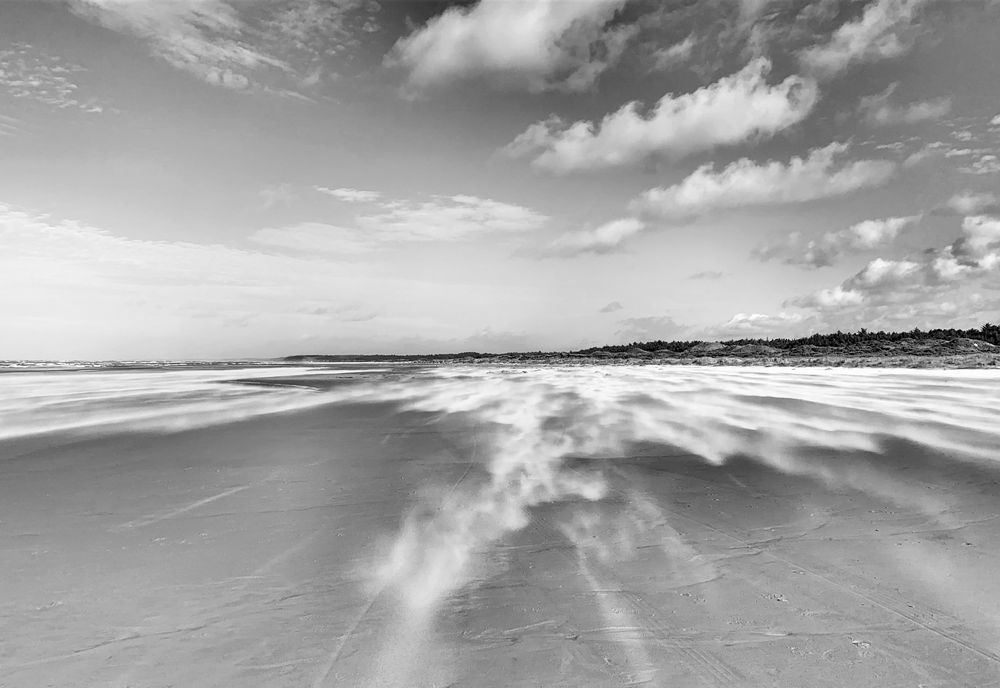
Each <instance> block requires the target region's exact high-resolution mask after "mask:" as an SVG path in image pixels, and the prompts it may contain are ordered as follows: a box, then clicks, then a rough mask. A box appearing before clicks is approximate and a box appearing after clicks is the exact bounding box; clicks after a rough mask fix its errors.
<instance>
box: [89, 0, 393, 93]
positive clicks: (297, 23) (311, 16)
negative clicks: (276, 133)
mask: <svg viewBox="0 0 1000 688" xmlns="http://www.w3.org/2000/svg"><path fill="white" fill-rule="evenodd" d="M69 3H70V7H72V8H73V9H74V10H75V11H76V12H77V13H79V14H80V15H82V16H84V17H87V18H90V19H93V20H95V21H98V22H100V23H101V24H103V25H104V26H106V27H108V28H110V29H112V30H114V31H119V32H122V33H129V34H132V35H135V36H138V37H139V38H140V39H142V40H144V41H145V42H146V43H147V44H148V45H149V47H150V50H151V52H152V53H153V55H155V56H156V57H158V58H160V59H162V60H164V61H166V62H168V63H169V64H171V65H173V66H174V67H176V68H177V69H181V70H183V71H185V72H188V73H190V74H193V75H195V76H197V77H198V78H200V79H202V80H203V81H205V82H207V83H209V84H212V85H216V86H221V87H224V88H229V89H233V90H237V91H250V92H269V93H275V94H282V95H291V96H300V97H301V94H300V93H297V92H296V90H294V89H307V90H311V89H312V88H313V87H315V86H316V85H317V84H319V83H320V82H321V81H323V77H324V75H325V74H326V73H327V72H328V71H330V69H331V67H330V65H329V62H330V59H331V58H332V57H336V58H338V60H339V61H343V59H345V55H346V53H349V52H351V51H353V50H354V49H355V48H357V47H358V46H360V45H361V42H362V39H360V38H359V37H360V36H364V35H366V33H367V32H369V31H370V30H372V29H374V28H377V25H375V24H374V15H375V13H377V12H379V11H380V7H379V4H378V3H377V2H365V1H364V0H336V1H328V0H282V1H281V2H277V1H276V2H250V1H246V0H69ZM335 77H336V74H333V75H332V77H331V78H335ZM289 85H291V89H292V90H290V89H289Z"/></svg>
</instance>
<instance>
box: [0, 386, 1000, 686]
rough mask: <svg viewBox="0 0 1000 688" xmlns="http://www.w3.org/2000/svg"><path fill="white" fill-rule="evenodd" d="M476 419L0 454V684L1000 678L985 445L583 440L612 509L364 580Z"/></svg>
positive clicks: (461, 488) (274, 421)
mask: <svg viewBox="0 0 1000 688" xmlns="http://www.w3.org/2000/svg"><path fill="white" fill-rule="evenodd" d="M484 433H485V429H484V428H482V427H479V426H477V425H475V424H471V423H467V422H462V421H461V420H460V419H458V418H455V417H453V418H450V419H447V420H445V419H441V418H440V417H438V416H434V415H431V414H427V413H418V412H413V411H405V412H404V411H400V409H399V408H398V407H397V406H395V405H392V404H388V403H383V404H343V405H331V406H320V407H317V408H311V409H306V410H301V411H297V412H294V413H288V414H283V415H273V416H266V417H258V418H254V419H252V420H249V421H245V422H239V423H230V424H225V425H218V426H213V427H208V428H202V429H196V430H189V431H185V432H178V433H172V434H155V433H136V434H113V435H108V436H102V437H94V438H91V439H87V440H79V439H77V440H72V441H70V440H69V439H59V437H58V436H45V437H44V438H34V439H20V440H10V441H6V442H4V443H2V444H0V524H2V525H0V559H2V561H3V565H2V568H3V580H4V584H3V586H4V587H3V589H4V593H5V594H4V595H3V599H2V601H0V610H2V614H0V618H2V622H0V623H2V630H0V636H2V638H3V639H4V640H3V643H2V645H0V686H4V687H11V688H13V687H19V688H20V687H22V686H23V687H25V688H29V687H30V688H35V687H37V686H61V687H66V686H114V687H122V688H124V687H125V686H131V687H144V688H145V687H154V686H156V687H159V686H295V687H297V688H298V687H302V686H306V687H313V686H315V687H319V686H442V687H443V686H567V687H568V686H574V687H575V686H627V685H651V686H789V687H792V686H831V687H832V686H837V687H843V686H852V687H862V686H873V687H874V686H879V687H883V688H884V687H895V686H899V687H900V688H902V687H903V686H907V687H915V686H977V687H985V686H994V685H1000V578H998V577H997V576H996V575H995V571H996V570H997V567H998V564H1000V561H998V560H1000V499H998V497H1000V471H997V470H995V469H993V468H992V467H990V466H989V465H988V464H987V463H985V462H979V463H976V462H969V461H964V460H956V459H955V458H954V457H950V456H947V455H945V454H942V453H941V452H939V451H930V450H927V449H924V448H922V447H920V446H918V445H915V444H914V445H910V444H907V443H904V442H897V443H895V444H894V445H893V446H891V447H890V450H889V451H887V452H886V453H885V454H880V455H877V456H876V455H870V454H865V453H862V452H855V453H852V454H846V453H832V452H830V451H821V450H816V451H814V452H813V453H811V454H808V455H803V456H802V457H801V462H802V465H801V466H799V467H798V470H796V471H789V472H779V471H778V470H776V469H775V468H773V467H768V466H765V465H762V464H761V463H760V462H757V461H753V460H750V459H744V458H738V457H737V458H734V459H731V460H729V461H728V462H726V463H725V464H723V465H713V464H711V463H707V462H706V461H704V460H702V459H700V458H697V457H694V456H691V455H688V454H686V453H683V452H678V451H677V450H675V449H671V448H669V447H664V446H659V445H653V444H646V445H641V444H640V445H635V446H633V447H630V451H629V452H627V455H622V456H613V457H612V456H588V457H580V458H579V459H576V460H573V461H571V462H570V464H569V470H571V471H578V472H579V473H580V474H581V475H589V474H599V475H601V476H602V478H603V479H604V480H605V481H606V483H607V485H608V488H609V489H608V491H607V493H606V494H605V495H604V496H603V497H602V498H600V499H596V500H586V499H568V500H564V501H559V502H556V503H550V504H543V505H541V506H537V507H534V508H533V509H531V511H530V517H531V518H530V521H529V522H528V523H527V524H526V525H525V526H524V527H522V528H520V529H517V530H515V531H513V532H509V533H506V534H503V535H502V537H500V539H499V540H498V541H497V542H494V543H491V544H489V545H488V546H483V547H482V548H480V549H479V550H477V551H476V552H474V556H473V559H472V561H471V562H469V564H468V571H469V573H468V576H467V580H465V581H464V582H463V583H462V584H461V585H458V586H456V587H454V589H450V590H449V591H448V594H447V595H445V596H444V598H443V599H442V600H441V601H440V602H439V603H435V604H434V605H431V606H428V607H426V608H425V607H418V608H415V607H413V605H412V604H407V603H406V601H405V600H404V599H403V598H402V596H401V595H400V594H398V593H397V592H394V591H393V590H392V589H391V588H390V587H388V586H387V585H386V584H385V583H384V582H379V581H380V580H383V581H384V578H380V577H379V576H378V575H377V571H378V570H379V569H380V567H384V565H385V561H386V558H387V553H388V552H389V550H390V547H391V544H392V542H393V540H394V538H396V537H397V534H398V533H399V531H400V529H401V527H403V524H404V523H405V520H404V519H405V518H406V516H407V514H410V515H411V516H412V510H413V509H414V508H417V509H423V510H426V511H427V513H426V514H424V515H423V516H422V518H423V519H424V520H425V521H427V520H430V521H433V519H434V518H435V517H436V511H435V506H434V505H435V503H436V501H435V500H438V501H440V502H441V503H444V502H445V501H446V500H448V499H452V498H454V497H455V496H456V495H457V496H458V498H462V495H464V494H466V492H465V490H466V488H468V487H469V486H473V485H476V484H477V483H481V482H484V481H486V480H487V470H486V467H485V458H484V455H483V452H484V444H483V436H484ZM802 466H807V467H810V466H811V467H812V468H814V469H815V470H804V469H803V468H802ZM845 471H846V472H845ZM831 472H832V474H839V473H838V472H843V475H844V476H846V475H847V474H848V472H849V474H850V475H851V476H852V478H851V480H847V479H843V480H838V479H835V478H836V475H834V479H829V476H830V475H831ZM822 475H826V476H828V479H820V478H817V477H816V476H822ZM859 476H860V477H859ZM852 481H853V482H854V484H851V482H852ZM859 481H860V482H859ZM468 494H473V493H472V492H469V493H468ZM880 495H881V496H880Z"/></svg>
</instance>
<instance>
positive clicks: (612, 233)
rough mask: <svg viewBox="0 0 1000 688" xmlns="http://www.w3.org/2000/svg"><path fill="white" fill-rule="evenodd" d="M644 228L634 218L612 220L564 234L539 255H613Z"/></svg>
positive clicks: (641, 223) (544, 248)
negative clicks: (594, 226)
mask: <svg viewBox="0 0 1000 688" xmlns="http://www.w3.org/2000/svg"><path fill="white" fill-rule="evenodd" d="M644 227H645V225H644V224H643V222H642V221H640V220H637V219H635V218H632V217H626V218H622V219H619V220H612V221H611V222H606V223H604V224H603V225H601V226H599V227H597V228H595V229H591V230H585V231H580V232H568V233H566V234H563V235H562V236H560V237H557V238H556V239H555V240H554V241H552V242H551V243H550V244H548V245H547V246H545V247H543V248H542V249H541V250H540V251H539V253H540V255H543V256H564V257H568V256H577V255H581V254H585V253H593V254H604V253H612V252H614V251H616V250H618V248H619V247H620V246H621V245H622V244H623V243H624V242H625V241H626V240H627V239H629V238H630V237H632V236H635V235H636V234H638V233H639V232H641V231H642V230H643V229H644Z"/></svg>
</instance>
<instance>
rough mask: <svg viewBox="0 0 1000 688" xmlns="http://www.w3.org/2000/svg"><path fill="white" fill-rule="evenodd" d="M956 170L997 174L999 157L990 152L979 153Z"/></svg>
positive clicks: (969, 172) (999, 170)
mask: <svg viewBox="0 0 1000 688" xmlns="http://www.w3.org/2000/svg"><path fill="white" fill-rule="evenodd" d="M970 152H971V151H970ZM958 170H959V172H965V173H966V174H997V173H1000V157H997V156H996V155H994V154H992V153H988V154H986V155H980V156H979V157H978V158H976V159H975V160H973V161H972V162H971V163H970V164H968V165H966V166H964V167H959V168H958Z"/></svg>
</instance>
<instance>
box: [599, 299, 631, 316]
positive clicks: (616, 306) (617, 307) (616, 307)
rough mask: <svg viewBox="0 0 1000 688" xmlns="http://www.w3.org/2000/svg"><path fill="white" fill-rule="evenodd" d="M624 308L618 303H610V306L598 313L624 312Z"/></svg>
mask: <svg viewBox="0 0 1000 688" xmlns="http://www.w3.org/2000/svg"><path fill="white" fill-rule="evenodd" d="M623 308H624V306H622V305H621V304H620V303H618V302H617V301H612V302H611V303H609V304H608V305H606V306H604V307H603V308H601V309H600V310H599V311H597V312H598V313H614V312H616V311H620V310H622V309H623Z"/></svg>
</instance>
